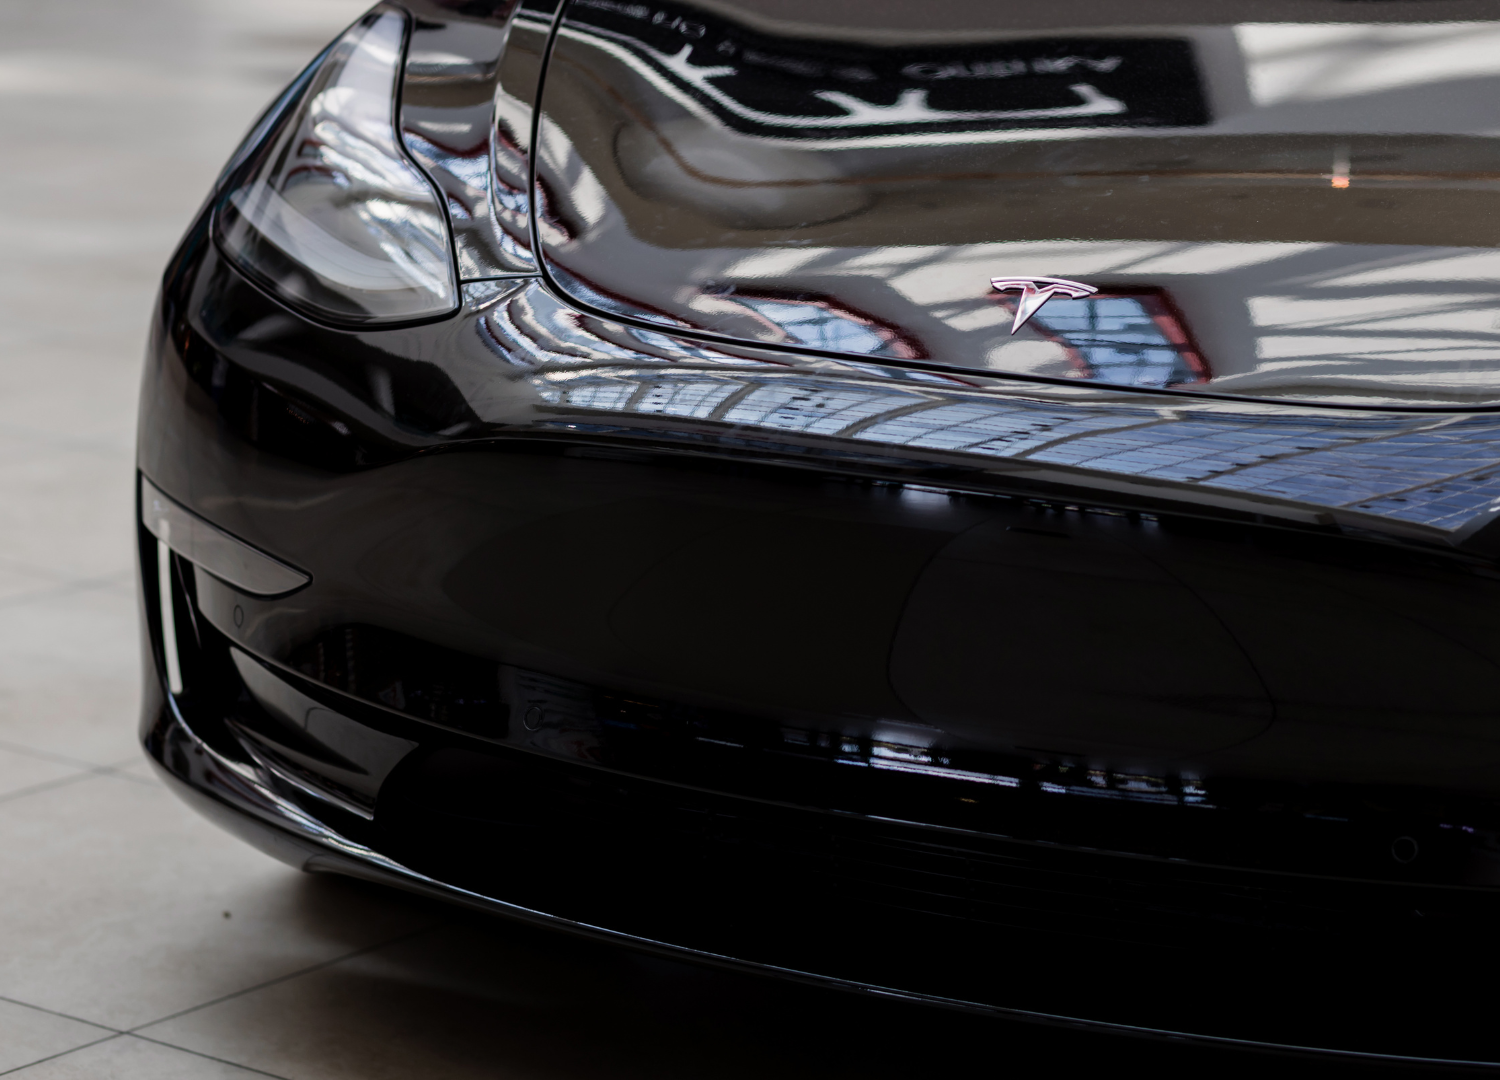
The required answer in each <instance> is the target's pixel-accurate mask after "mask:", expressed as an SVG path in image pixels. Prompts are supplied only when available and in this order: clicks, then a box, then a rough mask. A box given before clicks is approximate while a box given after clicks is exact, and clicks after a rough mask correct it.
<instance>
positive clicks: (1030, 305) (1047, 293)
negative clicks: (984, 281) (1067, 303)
mask: <svg viewBox="0 0 1500 1080" xmlns="http://www.w3.org/2000/svg"><path fill="white" fill-rule="evenodd" d="M990 284H991V285H993V286H994V287H995V288H996V289H997V290H999V291H1000V292H1012V291H1017V292H1019V293H1020V294H1021V301H1020V303H1018V304H1017V305H1016V321H1015V322H1013V323H1011V324H1010V332H1011V333H1012V334H1014V333H1015V332H1016V331H1017V330H1019V329H1021V327H1023V326H1025V325H1026V320H1027V319H1029V318H1031V317H1032V316H1033V315H1035V314H1036V313H1037V312H1038V311H1040V310H1041V308H1042V305H1043V304H1045V303H1046V302H1047V301H1048V300H1051V299H1052V298H1053V297H1054V296H1058V295H1062V296H1066V297H1068V298H1069V299H1070V300H1082V299H1083V298H1084V297H1085V296H1088V295H1090V294H1092V293H1096V292H1098V291H1099V290H1098V289H1096V288H1094V287H1093V286H1092V285H1085V284H1084V283H1083V282H1081V281H1069V280H1067V279H1066V278H1056V277H1024V278H1023V277H997V278H990Z"/></svg>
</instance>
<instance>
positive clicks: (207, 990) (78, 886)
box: [0, 777, 432, 1028]
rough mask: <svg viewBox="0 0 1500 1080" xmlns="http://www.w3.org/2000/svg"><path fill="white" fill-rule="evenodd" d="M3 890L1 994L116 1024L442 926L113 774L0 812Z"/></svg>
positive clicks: (392, 898) (421, 911) (1, 805)
mask: <svg viewBox="0 0 1500 1080" xmlns="http://www.w3.org/2000/svg"><path fill="white" fill-rule="evenodd" d="M0 881H3V882H4V883H5V886H4V892H3V896H4V902H3V903H0V942H4V948H0V997H6V998H10V999H12V1000H16V1001H24V1002H27V1003H29V1004H33V1005H39V1006H42V1007H45V1008H48V1009H54V1010H56V1011H58V1012H62V1013H66V1014H68V1015H70V1016H76V1017H80V1018H82V1019H86V1020H91V1021H94V1022H97V1023H101V1024H105V1025H108V1026H110V1027H114V1028H129V1027H134V1026H136V1025H139V1024H144V1023H147V1022H149V1021H152V1020H155V1019H158V1018H160V1017H164V1016H167V1015H169V1014H172V1013H175V1012H178V1011H179V1010H182V1009H187V1008H191V1007H193V1006H196V1005H200V1004H202V1003H204V1002H207V1001H211V1000H214V999H216V998H219V997H221V996H223V995H225V994H231V993H235V992H237V991H240V990H244V989H245V988H247V987H251V986H255V985H257V984H259V983H262V982H264V981H266V980H268V979H274V978H278V977H281V976H285V975H288V974H290V973H293V972H296V971H298V970H301V969H303V968H305V967H307V966H308V965H312V964H317V963H319V962H323V961H327V960H331V959H334V958H336V957H339V956H342V955H345V954H347V953H349V952H350V951H352V950H355V949H359V948H363V947H365V946H368V945H371V944H375V943H378V942H383V941H388V940H390V939H392V938H395V937H397V936H399V935H401V934H404V933H407V932H410V931H411V930H413V929H416V928H419V927H421V926H424V925H427V924H428V923H429V922H430V921H431V918H432V916H431V915H430V914H429V913H428V911H427V910H426V909H425V908H422V907H419V906H417V905H415V904H414V903H408V902H407V901H406V899H405V898H404V897H403V896H401V895H400V894H396V893H391V892H387V891H385V890H380V889H376V888H373V887H370V886H364V885H361V884H359V883H355V882H347V881H344V880H341V879H332V878H325V877H313V876H309V875H304V874H301V873H299V872H298V871H296V870H293V869H290V868H288V867H284V866H282V865H281V864H280V863H277V862H275V861H273V860H271V859H270V858H268V857H266V856H265V855H262V854H261V853H260V852H258V851H255V850H254V849H252V848H250V847H248V846H246V845H244V844H242V843H240V842H239V841H237V840H234V839H233V838H231V837H229V836H227V835H226V834H224V833H223V832H221V831H220V830H218V829H217V828H215V827H214V826H212V825H210V824H209V823H208V822H206V821H204V820H203V819H201V818H200V817H198V816H197V815H196V814H194V813H193V812H192V811H190V810H189V809H188V808H187V807H186V806H184V805H182V804H181V803H180V802H179V801H178V800H177V799H176V798H175V797H174V796H173V795H172V794H171V793H170V792H168V791H167V790H165V789H164V788H162V787H160V786H155V785H148V784H143V783H139V782H137V781H134V780H127V779H121V778H113V777H91V778H89V779H86V780H82V781H80V782H78V783H74V784H69V785H67V786H64V787H60V788H54V789H51V790H47V791H41V792H38V793H35V794H31V795H27V796H25V797H23V798H20V799H15V800H12V801H10V802H0ZM226 912H227V913H228V914H227V915H226Z"/></svg>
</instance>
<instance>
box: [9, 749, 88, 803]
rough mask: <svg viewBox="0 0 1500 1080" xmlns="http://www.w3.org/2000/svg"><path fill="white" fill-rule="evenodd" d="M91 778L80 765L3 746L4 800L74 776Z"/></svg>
mask: <svg viewBox="0 0 1500 1080" xmlns="http://www.w3.org/2000/svg"><path fill="white" fill-rule="evenodd" d="M87 775H88V773H87V771H85V770H83V769H80V768H78V767H77V766H76V765H69V764H65V763H62V762H58V761H53V760H49V759H48V758H45V757H38V756H37V755H35V754H27V753H17V752H16V751H14V750H7V749H5V748H4V747H3V746H0V801H4V800H6V799H10V798H17V797H20V796H23V795H24V794H25V793H26V792H28V791H31V790H33V789H35V788H38V787H42V786H45V785H47V784H52V783H55V782H57V781H58V780H62V779H65V778H67V777H70V776H87Z"/></svg>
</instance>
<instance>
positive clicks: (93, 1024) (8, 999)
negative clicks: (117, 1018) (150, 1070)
mask: <svg viewBox="0 0 1500 1080" xmlns="http://www.w3.org/2000/svg"><path fill="white" fill-rule="evenodd" d="M0 1001H3V1002H5V1003H6V1004H7V1005H19V1006H21V1008H23V1009H32V1010H34V1011H36V1012H40V1013H46V1014H47V1015H48V1016H58V1017H61V1018H62V1019H64V1020H71V1021H73V1022H74V1023H75V1024H87V1025H88V1026H89V1027H96V1028H103V1029H104V1030H105V1031H109V1032H113V1033H114V1034H116V1035H123V1034H125V1033H124V1032H123V1031H121V1030H120V1029H119V1028H116V1027H110V1026H109V1025H108V1024H100V1023H98V1022H96V1021H93V1020H85V1019H84V1018H83V1017H81V1016H74V1015H72V1014H71V1013H65V1012H58V1011H57V1010H56V1009H48V1008H45V1007H44V1006H41V1005H33V1004H32V1003H31V1002H29V1001H19V1000H17V999H16V998H13V997H5V996H4V995H0ZM89 1045H90V1046H92V1045H93V1044H92V1043H90V1044H89Z"/></svg>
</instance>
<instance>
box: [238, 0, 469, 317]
mask: <svg viewBox="0 0 1500 1080" xmlns="http://www.w3.org/2000/svg"><path fill="white" fill-rule="evenodd" d="M405 41H406V16H405V15H404V14H403V13H401V12H398V11H395V10H392V9H390V8H386V7H377V8H375V9H374V10H373V11H371V12H370V13H369V14H368V15H366V16H364V18H362V19H360V20H359V22H357V23H355V24H354V26H353V27H351V28H350V29H349V30H348V31H347V32H346V33H345V34H344V36H343V37H341V38H340V39H339V40H338V41H337V42H335V43H334V45H333V46H332V47H331V48H330V49H329V50H328V52H327V53H326V55H325V56H324V58H323V59H322V61H321V62H320V63H319V65H318V66H317V67H316V68H315V69H314V70H313V71H312V72H311V73H310V77H309V78H308V79H307V80H306V83H305V86H304V88H303V90H302V92H301V94H300V95H298V96H296V97H295V99H294V100H293V101H291V102H290V103H289V106H288V107H287V109H286V111H285V112H284V114H283V115H282V117H281V118H280V119H279V120H277V121H275V122H274V124H273V125H272V126H271V128H270V129H269V130H268V131H267V133H266V135H265V136H264V137H263V139H262V140H261V143H260V145H259V146H256V147H253V148H251V150H250V152H249V154H248V155H247V156H246V157H245V159H244V161H243V162H242V163H241V164H240V165H239V166H238V167H236V168H235V169H234V170H233V172H232V173H231V175H230V176H229V177H228V179H227V181H226V183H225V184H224V188H223V192H224V194H223V195H222V197H221V198H220V200H219V203H218V207H217V211H216V214H215V229H216V234H217V236H218V239H219V243H220V246H221V247H222V248H223V250H224V251H225V253H226V254H227V255H228V256H229V257H230V258H231V259H233V260H234V262H235V263H236V264H238V265H239V266H240V267H241V269H243V270H244V271H245V272H246V273H247V274H249V275H250V276H251V277H252V278H254V279H255V280H256V281H258V282H259V283H260V284H262V285H264V286H266V287H267V288H269V289H271V290H272V291H274V292H276V293H277V294H278V295H280V296H281V297H282V298H283V299H285V300H286V301H287V302H288V303H289V304H291V305H293V306H294V307H298V308H300V309H302V310H304V311H306V312H308V313H309V314H311V315H314V316H318V317H321V318H323V319H326V320H329V321H332V322H340V323H354V324H366V323H375V322H391V321H398V320H399V321H404V320H409V319H420V318H428V317H432V316H436V315H442V314H446V313H448V312H450V311H453V310H455V309H456V308H457V306H458V286H457V282H456V278H455V274H454V268H453V251H452V242H451V240H450V237H449V233H448V223H447V219H446V218H445V217H444V213H443V208H442V204H441V203H440V202H439V200H438V195H437V192H436V191H435V190H434V189H433V187H432V184H431V183H430V182H429V181H428V180H427V178H426V176H424V175H423V174H422V173H421V172H420V171H419V170H418V169H417V167H416V165H414V164H413V163H412V162H411V161H410V160H409V159H408V158H407V157H406V155H405V153H404V152H403V150H402V148H401V140H400V137H399V135H398V134H397V130H396V92H397V89H398V86H399V82H400V78H401V60H402V55H403V50H404V46H405Z"/></svg>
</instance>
